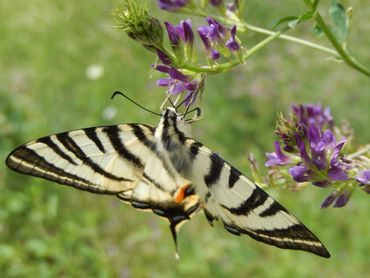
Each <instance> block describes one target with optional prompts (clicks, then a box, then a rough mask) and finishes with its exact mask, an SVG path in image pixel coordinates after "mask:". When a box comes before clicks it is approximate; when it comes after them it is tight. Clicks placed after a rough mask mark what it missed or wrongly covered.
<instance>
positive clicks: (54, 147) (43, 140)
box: [36, 136, 78, 165]
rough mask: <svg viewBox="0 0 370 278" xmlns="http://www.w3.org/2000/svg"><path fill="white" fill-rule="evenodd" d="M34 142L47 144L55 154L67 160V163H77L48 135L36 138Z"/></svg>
mask: <svg viewBox="0 0 370 278" xmlns="http://www.w3.org/2000/svg"><path fill="white" fill-rule="evenodd" d="M36 142H39V143H43V144H45V145H46V146H48V147H49V148H50V149H52V150H53V151H54V152H55V153H56V154H57V155H59V156H60V157H61V158H63V159H65V160H67V161H68V162H69V163H71V164H73V165H78V164H77V163H76V162H75V161H74V160H73V159H72V158H71V157H70V156H69V155H68V154H66V153H65V152H64V151H62V150H61V149H60V148H59V146H58V145H57V144H55V143H54V142H53V141H52V140H51V137H50V136H47V137H43V138H40V139H38V140H36Z"/></svg>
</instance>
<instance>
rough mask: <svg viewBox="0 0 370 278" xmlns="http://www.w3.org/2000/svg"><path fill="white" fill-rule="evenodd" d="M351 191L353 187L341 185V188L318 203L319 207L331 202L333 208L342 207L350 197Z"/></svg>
mask: <svg viewBox="0 0 370 278" xmlns="http://www.w3.org/2000/svg"><path fill="white" fill-rule="evenodd" d="M352 193H353V188H351V187H344V188H343V187H342V188H341V189H337V190H335V191H333V192H332V193H330V195H329V196H328V197H326V199H325V200H324V202H322V204H321V205H320V207H321V208H327V207H329V206H331V205H332V204H333V203H334V205H333V207H334V208H341V207H344V206H345V205H346V204H347V203H348V201H349V199H350V198H351V196H352Z"/></svg>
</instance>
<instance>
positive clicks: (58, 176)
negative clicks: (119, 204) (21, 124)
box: [6, 146, 117, 194]
mask: <svg viewBox="0 0 370 278" xmlns="http://www.w3.org/2000/svg"><path fill="white" fill-rule="evenodd" d="M6 164H7V166H8V167H9V168H10V169H12V170H15V171H17V172H20V173H23V174H28V175H32V176H35V177H40V178H44V179H48V180H51V181H54V182H57V183H60V184H64V185H69V186H73V187H75V188H77V189H81V190H84V191H89V192H91V193H99V194H117V192H112V191H109V190H108V189H103V188H101V187H97V186H94V185H92V184H91V182H90V181H88V180H86V179H83V178H81V177H79V176H77V175H74V174H70V173H68V172H65V171H64V170H63V169H61V168H59V167H56V166H55V165H53V164H51V163H50V162H48V161H46V159H45V158H43V157H41V156H40V155H38V154H37V153H36V152H35V151H34V150H31V149H29V148H27V147H26V146H21V147H19V148H17V149H15V150H14V151H13V152H12V153H11V154H10V155H9V156H8V158H7V159H6Z"/></svg>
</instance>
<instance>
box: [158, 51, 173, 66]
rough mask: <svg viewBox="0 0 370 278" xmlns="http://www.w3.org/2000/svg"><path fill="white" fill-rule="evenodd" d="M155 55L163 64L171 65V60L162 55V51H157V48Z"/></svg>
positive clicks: (164, 54)
mask: <svg viewBox="0 0 370 278" xmlns="http://www.w3.org/2000/svg"><path fill="white" fill-rule="evenodd" d="M157 55H158V58H159V59H160V60H161V61H162V63H163V64H165V65H169V64H171V63H172V60H171V59H170V57H168V56H167V54H166V53H164V52H163V51H162V50H159V49H158V48H157Z"/></svg>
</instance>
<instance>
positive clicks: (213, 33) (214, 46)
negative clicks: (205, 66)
mask: <svg viewBox="0 0 370 278" xmlns="http://www.w3.org/2000/svg"><path fill="white" fill-rule="evenodd" d="M207 22H208V26H201V27H199V29H198V34H199V36H200V38H201V39H202V41H203V44H204V47H205V48H206V50H207V52H208V53H209V56H210V57H211V59H212V60H217V59H218V58H220V52H221V53H223V54H224V55H225V56H227V55H228V54H227V52H225V47H226V48H228V49H229V50H230V51H232V52H236V51H238V50H239V49H240V45H239V43H238V42H237V40H236V25H234V26H233V27H232V28H231V30H228V29H227V28H226V27H224V26H223V25H222V24H221V23H219V22H218V21H217V20H215V19H214V18H212V17H208V18H207Z"/></svg>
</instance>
